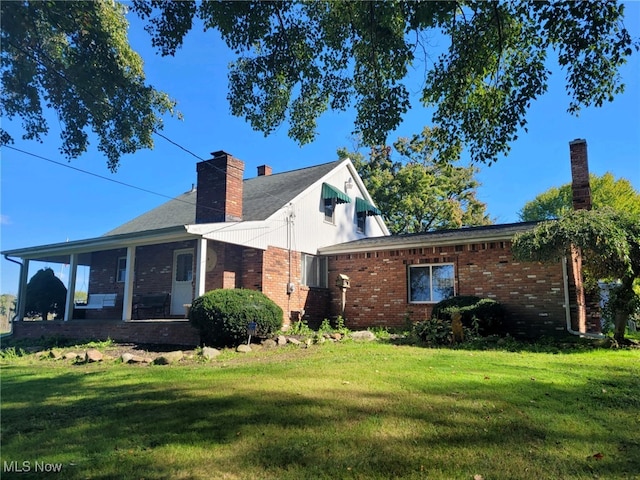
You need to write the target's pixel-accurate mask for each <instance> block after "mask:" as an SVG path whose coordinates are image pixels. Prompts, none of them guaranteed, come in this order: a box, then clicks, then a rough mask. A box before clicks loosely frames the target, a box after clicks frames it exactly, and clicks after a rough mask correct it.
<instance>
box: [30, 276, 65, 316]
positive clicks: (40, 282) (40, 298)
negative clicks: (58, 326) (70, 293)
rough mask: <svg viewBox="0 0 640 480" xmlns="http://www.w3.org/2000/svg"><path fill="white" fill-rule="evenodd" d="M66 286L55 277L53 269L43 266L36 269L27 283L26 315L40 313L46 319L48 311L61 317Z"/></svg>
mask: <svg viewBox="0 0 640 480" xmlns="http://www.w3.org/2000/svg"><path fill="white" fill-rule="evenodd" d="M66 298H67V288H66V287H65V286H64V284H63V283H62V281H61V280H60V279H59V278H58V277H56V276H55V275H54V273H53V270H51V269H50V268H43V269H42V270H38V271H37V272H36V274H35V275H34V276H33V277H31V280H29V283H27V294H26V300H25V313H26V314H27V315H28V316H36V315H40V316H41V317H42V320H46V319H47V317H48V316H49V313H55V314H56V316H57V317H62V316H63V315H64V310H65V302H66Z"/></svg>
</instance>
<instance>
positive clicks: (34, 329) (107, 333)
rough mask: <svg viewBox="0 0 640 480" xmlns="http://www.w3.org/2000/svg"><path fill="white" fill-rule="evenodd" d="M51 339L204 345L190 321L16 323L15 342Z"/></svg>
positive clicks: (54, 321) (14, 325)
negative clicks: (201, 343)
mask: <svg viewBox="0 0 640 480" xmlns="http://www.w3.org/2000/svg"><path fill="white" fill-rule="evenodd" d="M48 337H59V338H66V339H70V340H100V341H104V340H108V339H111V340H113V341H116V342H127V343H139V344H158V345H184V346H191V347H195V346H197V345H199V343H200V335H199V334H198V331H197V330H196V329H195V328H193V327H192V326H191V324H190V323H189V322H188V321H151V320H145V321H135V322H122V321H113V320H71V321H68V322H63V321H60V320H52V321H47V322H15V323H14V324H13V335H12V337H11V338H13V339H17V340H19V339H32V340H38V339H40V338H48Z"/></svg>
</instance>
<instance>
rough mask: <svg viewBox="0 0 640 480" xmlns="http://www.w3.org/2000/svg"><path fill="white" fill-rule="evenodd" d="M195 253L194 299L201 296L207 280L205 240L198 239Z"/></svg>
mask: <svg viewBox="0 0 640 480" xmlns="http://www.w3.org/2000/svg"><path fill="white" fill-rule="evenodd" d="M197 245H198V246H197V248H196V250H197V253H196V276H195V279H196V291H195V294H196V298H197V297H199V296H201V295H203V294H204V292H205V288H206V285H205V284H206V278H207V239H206V238H203V237H200V238H199V239H198V242H197Z"/></svg>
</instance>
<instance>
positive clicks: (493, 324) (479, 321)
mask: <svg viewBox="0 0 640 480" xmlns="http://www.w3.org/2000/svg"><path fill="white" fill-rule="evenodd" d="M454 311H458V312H460V314H461V315H462V324H463V325H464V326H465V327H467V328H470V329H473V330H475V329H476V328H477V332H478V333H479V334H480V335H494V334H500V333H502V324H503V321H504V309H503V308H502V305H501V304H500V303H499V302H496V301H495V300H492V299H490V298H480V297H475V296H472V295H466V296H459V297H451V298H447V299H446V300H442V301H441V302H439V303H437V304H436V305H434V307H433V313H432V315H433V316H434V317H435V318H438V319H440V320H449V321H450V320H451V314H452V313H453V312H454Z"/></svg>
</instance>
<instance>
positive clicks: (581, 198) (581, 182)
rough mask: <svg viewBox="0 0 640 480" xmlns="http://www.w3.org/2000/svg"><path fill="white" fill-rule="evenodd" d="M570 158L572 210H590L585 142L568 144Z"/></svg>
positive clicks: (577, 140)
mask: <svg viewBox="0 0 640 480" xmlns="http://www.w3.org/2000/svg"><path fill="white" fill-rule="evenodd" d="M569 155H570V157H571V190H572V192H573V209H574V210H591V187H590V186H589V163H588V161H587V141H586V140H583V139H576V140H574V141H573V142H569Z"/></svg>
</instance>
